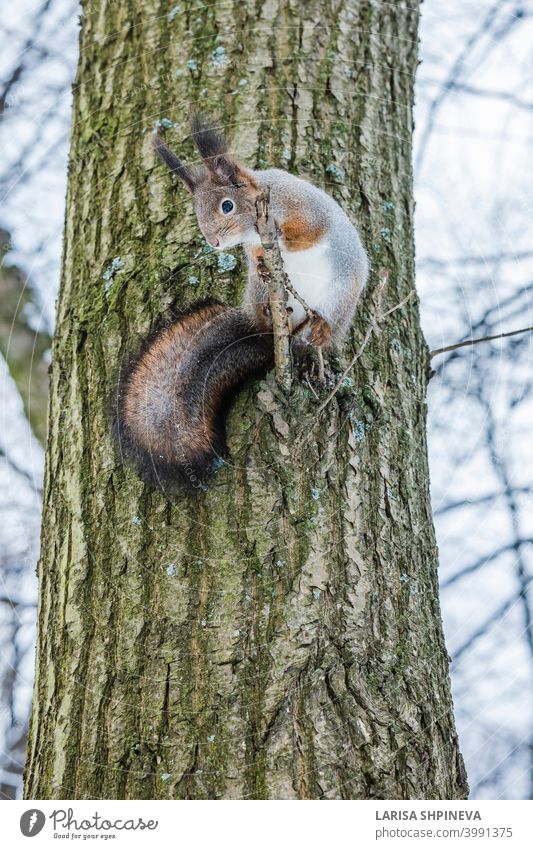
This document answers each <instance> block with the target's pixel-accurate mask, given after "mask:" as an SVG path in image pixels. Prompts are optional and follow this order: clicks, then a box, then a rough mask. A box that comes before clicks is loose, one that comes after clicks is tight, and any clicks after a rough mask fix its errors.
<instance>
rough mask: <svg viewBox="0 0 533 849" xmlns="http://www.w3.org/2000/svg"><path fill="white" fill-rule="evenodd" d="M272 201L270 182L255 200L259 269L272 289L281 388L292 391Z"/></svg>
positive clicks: (282, 275) (282, 274) (282, 279)
mask: <svg viewBox="0 0 533 849" xmlns="http://www.w3.org/2000/svg"><path fill="white" fill-rule="evenodd" d="M269 201H270V189H269V188H268V186H267V187H266V188H265V189H264V190H263V191H262V192H261V194H259V195H258V196H257V198H256V201H255V208H256V216H257V222H256V226H257V232H258V234H259V238H260V240H261V246H262V248H263V260H262V267H261V264H260V265H259V273H260V274H261V275H262V276H263V278H264V280H265V283H266V285H267V289H268V300H269V305H270V313H271V316H272V331H273V336H274V363H275V369H276V379H277V381H278V383H279V385H280V386H281V388H282V389H284V390H285V391H286V392H289V391H290V388H291V384H292V367H291V353H290V345H289V337H290V329H289V321H288V317H287V291H286V289H285V269H284V267H283V259H282V257H281V252H280V249H279V244H278V236H277V233H276V225H275V222H274V219H273V218H272V217H271V216H270V214H269Z"/></svg>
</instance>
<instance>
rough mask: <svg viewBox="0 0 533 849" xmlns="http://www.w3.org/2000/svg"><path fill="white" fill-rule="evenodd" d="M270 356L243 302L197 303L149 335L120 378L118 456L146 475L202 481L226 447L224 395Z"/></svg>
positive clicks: (260, 370) (267, 341) (160, 480)
mask: <svg viewBox="0 0 533 849" xmlns="http://www.w3.org/2000/svg"><path fill="white" fill-rule="evenodd" d="M272 362H273V345H272V336H271V335H270V334H262V333H259V332H258V330H257V328H256V327H255V325H254V323H253V322H252V321H251V320H250V319H249V318H248V317H247V316H246V315H245V314H244V313H243V312H242V311H241V310H238V309H233V308H231V307H228V306H226V305H225V304H220V303H217V302H213V301H206V302H202V303H198V304H195V305H194V306H193V307H191V308H190V309H189V310H188V311H187V312H184V313H183V314H181V315H180V316H179V317H178V318H177V319H176V320H175V321H173V322H172V324H169V325H168V326H167V327H164V328H163V329H162V330H159V331H158V332H156V333H155V334H154V335H153V336H152V337H151V338H150V339H149V340H147V342H146V343H145V345H144V348H143V350H142V351H141V353H140V354H139V356H138V357H137V358H136V359H135V360H134V361H133V363H132V364H131V365H130V366H129V367H128V369H127V370H126V372H125V373H124V374H123V375H121V376H120V378H119V384H118V391H117V396H116V410H115V416H114V418H115V424H114V430H115V436H116V439H117V443H118V450H119V453H120V455H121V457H122V458H123V459H125V460H129V461H131V462H133V464H134V465H135V466H136V467H137V469H138V471H139V472H140V474H141V476H142V477H143V478H144V479H145V480H147V481H148V482H150V483H155V484H157V485H159V486H164V485H168V484H169V483H170V484H173V483H176V482H188V483H189V484H191V485H192V486H194V487H199V486H200V485H201V481H202V478H203V477H204V476H205V474H206V473H209V472H210V471H212V470H213V468H215V467H216V461H217V459H219V458H220V456H221V455H222V454H223V453H224V449H225V414H226V410H227V407H228V405H229V402H230V401H231V399H232V397H233V396H234V394H235V393H236V391H237V389H238V388H239V387H240V386H241V385H242V384H243V382H244V381H245V380H246V379H247V378H250V377H254V376H257V375H259V374H264V373H265V372H266V371H267V370H268V369H269V368H270V367H271V365H272Z"/></svg>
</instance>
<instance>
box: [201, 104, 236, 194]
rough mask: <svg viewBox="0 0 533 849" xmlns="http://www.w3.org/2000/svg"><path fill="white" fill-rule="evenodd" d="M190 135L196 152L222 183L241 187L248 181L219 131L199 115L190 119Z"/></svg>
mask: <svg viewBox="0 0 533 849" xmlns="http://www.w3.org/2000/svg"><path fill="white" fill-rule="evenodd" d="M191 124H192V137H193V140H194V143H195V145H196V147H197V148H198V153H199V154H200V156H201V157H202V159H203V160H204V162H205V164H206V165H207V167H208V168H209V170H210V171H211V173H212V174H213V176H214V177H215V178H216V179H217V180H218V181H219V182H221V183H223V184H230V185H232V186H236V187H237V188H238V187H242V186H246V185H247V183H248V180H247V177H246V171H245V170H244V169H243V168H241V167H240V165H238V164H237V162H235V160H234V159H233V157H232V156H231V155H230V154H229V153H228V146H227V144H226V142H225V140H224V138H223V136H221V135H220V133H219V132H218V131H217V130H216V129H215V128H214V127H210V126H209V125H208V124H206V122H205V121H204V119H203V118H202V117H201V116H200V115H195V116H194V117H193V119H192V122H191Z"/></svg>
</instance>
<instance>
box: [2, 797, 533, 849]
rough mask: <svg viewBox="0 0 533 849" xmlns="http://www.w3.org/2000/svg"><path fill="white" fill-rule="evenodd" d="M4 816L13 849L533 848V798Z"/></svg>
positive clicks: (132, 808)
mask: <svg viewBox="0 0 533 849" xmlns="http://www.w3.org/2000/svg"><path fill="white" fill-rule="evenodd" d="M0 811H1V814H0V816H1V819H2V833H1V845H2V846H5V847H6V849H7V847H9V849H11V847H19V846H25V847H28V846H33V847H34V848H35V849H40V847H48V846H55V847H57V846H60V845H62V844H63V845H64V844H66V845H67V846H71V845H72V844H73V843H74V844H79V845H82V844H83V845H85V846H87V845H88V844H90V845H97V846H102V844H103V843H105V844H107V845H108V846H109V845H111V846H117V847H123V849H126V847H130V846H131V847H137V846H142V847H152V846H153V847H157V849H161V847H167V846H172V847H180V846H184V847H187V849H218V847H225V846H228V847H231V849H263V847H264V849H277V847H279V849H331V847H335V849H337V847H353V849H367V847H371V846H375V847H377V849H394V847H398V849H400V847H409V849H426V848H427V849H437V847H443V849H444V848H445V847H450V849H451V847H462V846H464V847H471V849H474V847H480V846H487V847H497V846H498V847H509V848H510V849H511V847H512V849H517V847H519V849H531V847H532V846H533V837H532V831H533V830H532V826H531V818H532V814H533V803H532V802H513V801H498V802H418V801H417V802H359V801H346V802H319V801H309V802H288V801H264V802H262V801H245V802H232V801H192V802H172V801H169V802H153V801H100V800H95V801H81V802H73V801H55V802H50V801H35V802H24V801H22V802H19V801H17V802H6V803H5V804H3V805H2V807H1V809H0ZM32 840H35V843H32V842H31V841H32Z"/></svg>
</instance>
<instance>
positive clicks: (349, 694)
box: [25, 0, 467, 799]
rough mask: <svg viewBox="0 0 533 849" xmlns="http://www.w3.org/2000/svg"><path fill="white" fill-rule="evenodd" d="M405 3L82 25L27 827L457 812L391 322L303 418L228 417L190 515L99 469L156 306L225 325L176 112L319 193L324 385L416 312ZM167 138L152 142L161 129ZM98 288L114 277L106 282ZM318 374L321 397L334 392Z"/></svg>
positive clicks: (285, 5)
mask: <svg viewBox="0 0 533 849" xmlns="http://www.w3.org/2000/svg"><path fill="white" fill-rule="evenodd" d="M416 6H417V4H416V3H413V2H411V3H410V4H408V5H407V4H398V5H397V6H393V5H389V6H387V9H386V11H385V10H384V7H383V4H382V3H381V2H378V0H337V1H335V0H311V2H308V3H305V4H303V3H301V2H300V0H289V2H287V0H265V2H261V0H256V2H243V0H235V1H234V2H230V3H222V4H208V5H205V4H203V3H202V4H197V3H196V2H187V0H186V2H182V3H180V6H179V7H178V6H176V7H174V8H173V7H172V3H171V2H168V3H166V2H159V3H156V2H155V0H145V2H143V3H142V4H140V5H139V4H136V5H135V6H131V4H128V3H127V2H126V0H120V2H118V1H117V2H113V3H107V4H104V5H103V6H102V4H101V2H100V0H86V2H85V5H84V15H83V20H82V33H81V52H80V63H79V69H78V77H77V81H76V85H75V99H74V116H73V134H72V150H71V163H70V170H69V175H70V176H69V188H68V197H67V217H66V234H65V248H64V259H63V273H62V285H61V294H60V299H59V305H58V322H57V332H56V338H55V348H54V357H53V368H52V385H51V393H52V400H51V421H50V434H49V443H48V460H47V473H46V492H45V507H44V523H43V536H42V555H41V561H40V567H39V576H40V609H39V638H38V653H37V671H36V681H35V694H34V702H33V716H32V723H31V737H30V742H29V751H28V767H27V774H26V790H25V792H26V796H27V797H29V798H32V797H33V798H54V797H55V798H139V799H143V798H156V799H166V798H175V799H184V798H189V799H190V798H194V799H196V798H233V799H242V798H244V799H252V798H270V799H274V798H277V799H279V798H282V799H289V798H290V799H293V798H297V799H307V798H326V799H339V798H341V799H356V798H357V799H360V798H364V799H374V798H388V799H400V798H401V799H403V798H462V797H464V796H465V794H466V792H467V790H466V779H465V775H464V770H463V766H462V760H461V756H460V754H459V752H458V745H457V737H456V732H455V728H454V721H453V715H452V703H451V697H450V687H449V679H448V658H447V654H446V650H445V647H444V643H443V637H442V629H441V619H440V612H439V602H438V589H437V551H436V546H435V538H434V533H433V526H432V519H431V512H430V501H429V487H428V468H427V457H426V437H425V401H424V396H425V388H426V386H425V384H426V377H425V373H426V361H427V352H426V346H425V343H424V339H423V337H422V333H421V330H420V324H419V318H418V309H417V306H416V301H415V300H411V301H410V302H409V303H408V304H407V305H406V306H405V307H403V308H401V309H399V310H397V311H396V312H394V313H392V314H391V315H389V316H388V318H386V319H385V320H384V321H383V322H382V323H381V324H380V327H379V329H378V331H377V332H376V333H375V334H373V336H372V339H371V341H370V344H369V345H368V347H367V348H366V350H365V353H364V355H363V356H362V357H361V359H360V360H359V362H358V363H357V365H356V368H355V369H354V371H353V373H352V377H351V379H347V380H346V381H345V386H344V387H343V390H342V392H341V393H339V394H338V395H337V396H336V397H335V398H334V399H333V400H332V401H331V402H330V403H329V404H328V405H327V407H326V408H325V410H324V411H323V412H321V413H320V414H317V410H318V407H319V405H320V402H321V401H323V400H324V398H323V397H322V398H319V399H318V400H317V399H316V398H315V397H314V395H313V393H312V392H311V391H310V390H309V389H308V388H307V387H306V386H305V385H303V384H302V383H299V384H297V385H296V386H295V388H294V392H293V396H292V399H291V401H290V404H289V405H285V404H284V402H283V399H282V398H281V396H279V394H278V393H277V391H276V388H275V386H274V383H273V380H272V376H270V377H269V378H268V379H267V380H266V381H262V382H259V383H257V384H255V385H254V386H252V387H249V388H248V389H247V390H245V391H244V392H242V393H241V394H240V396H239V398H238V401H237V403H236V405H235V406H234V408H233V411H232V413H231V415H230V418H229V423H228V434H229V447H230V451H229V456H228V459H227V461H226V464H225V465H224V467H223V468H221V469H220V470H219V471H218V473H217V474H216V476H215V477H214V479H213V480H212V482H211V483H210V485H209V488H208V489H207V490H206V491H202V492H200V493H197V494H195V495H182V496H179V497H176V498H174V499H173V500H171V501H169V500H168V499H166V498H165V497H164V496H163V495H161V494H160V493H158V492H155V491H152V490H150V489H148V488H147V487H145V486H144V485H143V484H142V483H141V481H140V480H139V479H138V477H137V476H136V474H135V473H134V472H133V471H131V470H125V469H124V468H123V467H122V466H121V464H120V462H119V460H118V459H117V456H116V454H115V452H114V449H113V445H112V441H111V439H110V436H109V411H108V406H107V402H108V398H109V396H110V394H112V387H113V382H114V380H115V378H116V374H117V370H118V368H119V366H120V364H121V362H122V359H123V357H125V356H127V355H128V354H130V353H131V352H132V351H134V350H135V349H136V346H138V345H139V344H140V341H141V340H142V338H143V337H144V336H145V335H146V333H147V332H148V331H149V329H150V328H151V326H152V325H153V324H154V323H155V322H156V321H157V320H158V319H159V318H160V317H161V316H162V315H169V314H171V312H172V309H173V308H174V307H175V306H176V305H182V304H185V303H189V302H192V301H194V300H197V299H198V298H200V297H205V296H207V295H215V296H217V297H219V298H221V299H223V300H226V301H231V302H232V303H237V302H238V299H239V296H240V292H241V291H242V286H243V279H244V273H245V268H244V260H243V258H242V256H241V254H240V252H239V251H234V255H235V256H236V257H237V258H238V263H237V265H236V267H235V268H233V269H232V268H231V265H232V262H231V261H228V259H227V257H225V256H224V255H222V256H221V255H220V254H216V253H212V252H209V251H208V249H206V247H205V245H204V242H203V240H202V238H201V235H200V234H199V231H198V227H197V224H196V221H195V218H194V214H193V210H192V204H191V202H190V199H189V197H188V196H187V195H186V193H185V192H184V191H183V190H182V188H181V187H180V186H178V185H172V182H171V179H170V178H169V176H168V174H167V172H166V171H165V169H164V167H163V166H162V165H160V164H159V163H158V161H157V160H156V157H155V155H154V153H153V151H152V149H151V144H150V135H151V130H152V128H153V126H154V123H155V121H156V120H158V119H163V128H164V127H165V125H166V127H167V129H166V138H167V140H168V142H169V144H170V145H171V146H173V147H175V148H176V149H177V150H178V151H180V152H181V153H182V154H183V155H185V154H187V155H188V157H189V159H192V158H193V151H192V146H191V142H190V138H189V137H188V132H189V130H188V118H189V113H190V110H191V108H192V105H194V106H195V107H197V108H199V109H200V110H201V111H202V112H203V113H204V114H206V115H208V116H211V117H213V116H214V117H216V118H218V119H220V120H221V122H222V124H223V125H224V126H225V127H226V132H227V135H228V137H229V138H230V140H231V141H232V142H233V144H234V148H235V150H236V152H237V153H238V154H239V155H241V157H242V158H243V159H245V160H246V161H247V162H248V163H249V164H250V165H252V166H255V167H262V166H266V165H267V164H268V165H276V166H280V167H284V168H287V169H288V170H290V171H292V172H294V173H297V174H301V175H304V176H307V177H308V178H309V179H310V180H312V181H314V182H316V183H317V184H319V185H323V186H324V187H325V188H326V189H327V190H328V191H329V192H330V193H331V194H332V195H334V196H335V197H336V198H337V199H338V200H339V201H340V203H341V204H342V205H343V206H344V207H345V209H347V210H348V212H349V213H350V214H351V215H352V217H353V218H354V220H356V221H357V222H358V223H359V225H360V226H361V230H362V233H363V237H364V239H365V242H366V244H367V246H368V248H369V251H370V254H371V258H372V263H373V268H374V273H373V275H372V279H371V282H370V284H369V287H368V291H367V294H366V296H365V299H364V301H363V303H362V304H361V306H360V308H359V311H358V319H357V322H356V325H355V327H354V332H353V336H352V338H351V340H350V342H349V344H347V346H346V350H345V352H344V357H345V358H346V360H347V358H348V357H350V356H352V355H353V353H354V351H355V350H357V347H358V346H359V345H360V344H361V340H362V339H363V337H364V335H365V332H366V330H367V328H368V325H369V322H370V321H371V319H372V315H373V310H374V306H373V299H374V296H373V293H375V286H376V283H377V280H378V278H379V274H380V270H383V272H385V273H388V275H389V282H388V285H387V287H386V289H385V292H384V297H383V304H382V310H383V311H386V310H387V309H389V308H390V307H392V306H394V305H395V304H397V303H398V302H400V301H401V300H402V299H403V298H404V297H405V296H406V295H407V294H408V293H409V292H410V290H411V289H412V287H413V285H414V268H413V230H412V228H413V200H412V174H411V134H412V122H413V118H412V100H413V76H414V73H415V68H416V62H417V19H418V14H417V8H416ZM170 121H172V122H173V123H172V124H170ZM113 260H115V261H114V262H113ZM337 370H338V371H340V370H341V369H340V368H339V367H337Z"/></svg>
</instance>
